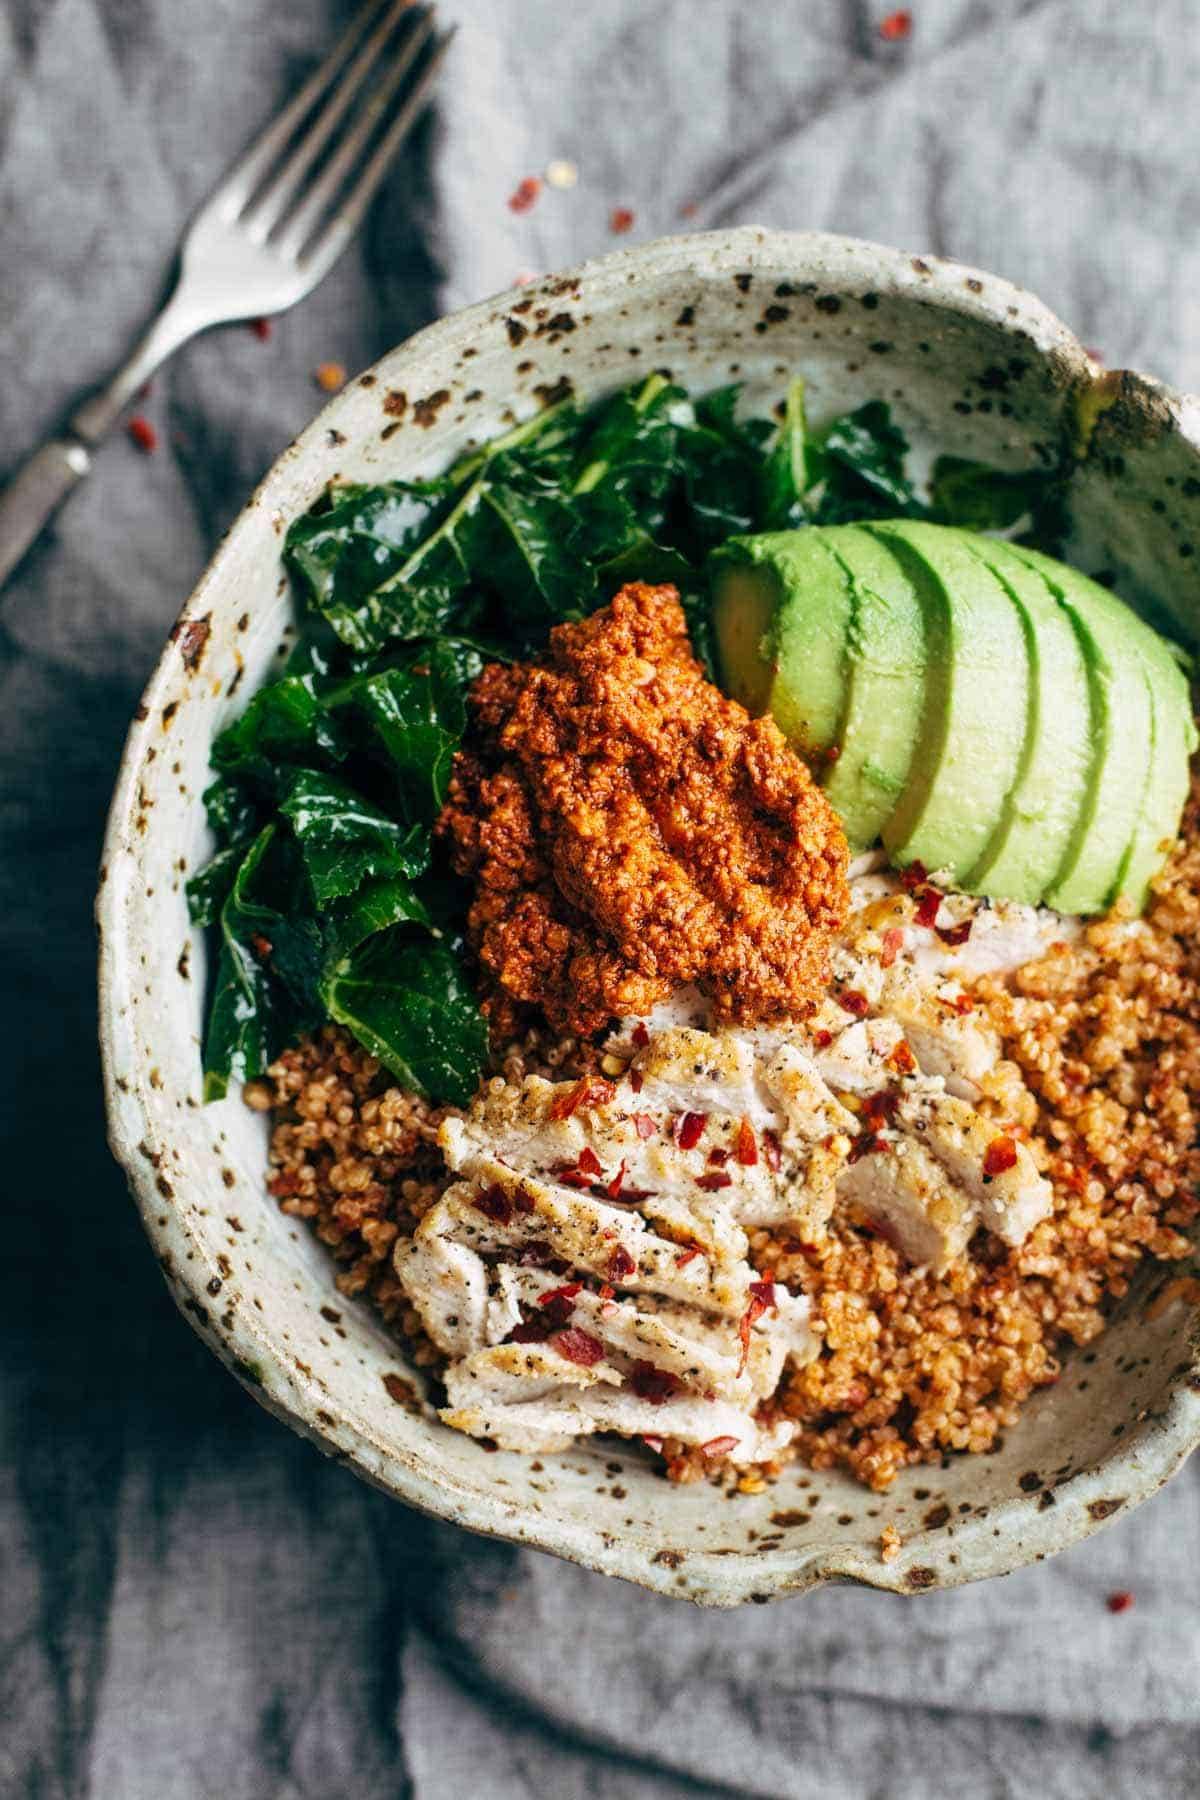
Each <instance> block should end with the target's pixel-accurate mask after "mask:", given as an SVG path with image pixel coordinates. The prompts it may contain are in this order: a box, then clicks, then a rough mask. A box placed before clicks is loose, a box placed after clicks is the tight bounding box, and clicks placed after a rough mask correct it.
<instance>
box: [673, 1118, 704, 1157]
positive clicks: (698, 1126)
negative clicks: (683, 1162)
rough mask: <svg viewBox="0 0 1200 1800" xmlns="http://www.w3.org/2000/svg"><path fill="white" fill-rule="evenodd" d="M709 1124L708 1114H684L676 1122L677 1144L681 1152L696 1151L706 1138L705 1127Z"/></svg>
mask: <svg viewBox="0 0 1200 1800" xmlns="http://www.w3.org/2000/svg"><path fill="white" fill-rule="evenodd" d="M707 1124H708V1114H707V1113H697V1112H688V1113H684V1114H683V1115H682V1116H681V1117H680V1118H679V1119H677V1120H676V1122H675V1142H676V1143H677V1144H678V1145H679V1148H680V1149H681V1150H694V1149H695V1148H696V1145H697V1144H698V1143H699V1142H700V1139H701V1138H702V1137H703V1136H704V1127H705V1126H706V1125H707Z"/></svg>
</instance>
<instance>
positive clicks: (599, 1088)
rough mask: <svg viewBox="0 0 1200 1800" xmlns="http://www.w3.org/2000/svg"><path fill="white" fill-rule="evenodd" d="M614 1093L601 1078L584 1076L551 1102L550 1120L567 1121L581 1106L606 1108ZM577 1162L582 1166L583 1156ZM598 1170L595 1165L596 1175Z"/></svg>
mask: <svg viewBox="0 0 1200 1800" xmlns="http://www.w3.org/2000/svg"><path fill="white" fill-rule="evenodd" d="M616 1091H617V1090H616V1089H615V1088H614V1087H613V1084H612V1082H611V1081H605V1080H604V1079H603V1077H602V1076H600V1075H584V1076H583V1077H582V1078H581V1079H580V1080H579V1081H577V1082H576V1083H575V1085H574V1087H573V1088H570V1089H569V1090H568V1091H567V1092H566V1093H565V1094H559V1095H558V1097H557V1098H556V1099H555V1100H553V1101H551V1104H550V1117H551V1118H552V1119H569V1118H570V1117H571V1114H572V1113H576V1112H578V1111H579V1109H580V1107H581V1106H607V1105H608V1103H609V1101H610V1100H611V1099H612V1097H613V1095H614V1094H615V1093H616ZM585 1154H586V1153H585ZM579 1161H580V1164H581V1165H582V1163H583V1156H580V1158H579ZM599 1170H600V1165H599V1163H597V1165H596V1172H597V1174H598V1173H599Z"/></svg>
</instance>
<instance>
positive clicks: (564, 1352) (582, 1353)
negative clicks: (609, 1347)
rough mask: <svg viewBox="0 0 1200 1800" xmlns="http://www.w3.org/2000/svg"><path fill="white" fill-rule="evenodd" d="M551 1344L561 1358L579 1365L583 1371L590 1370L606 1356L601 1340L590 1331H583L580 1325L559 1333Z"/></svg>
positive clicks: (552, 1339)
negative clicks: (563, 1357)
mask: <svg viewBox="0 0 1200 1800" xmlns="http://www.w3.org/2000/svg"><path fill="white" fill-rule="evenodd" d="M550 1342H551V1343H552V1344H553V1346H554V1348H555V1349H556V1350H557V1351H558V1354H559V1355H560V1356H565V1357H566V1359H567V1361H568V1362H573V1363H578V1364H579V1367H580V1368H581V1369H590V1368H591V1367H592V1366H593V1364H595V1363H598V1362H599V1361H600V1360H601V1358H602V1357H603V1355H604V1345H603V1344H602V1343H601V1342H600V1339H599V1338H594V1337H593V1336H592V1334H591V1332H590V1331H581V1330H580V1329H579V1327H578V1325H572V1326H571V1327H570V1329H569V1330H567V1331H560V1332H558V1333H557V1335H556V1336H555V1337H552V1338H551V1340H550Z"/></svg>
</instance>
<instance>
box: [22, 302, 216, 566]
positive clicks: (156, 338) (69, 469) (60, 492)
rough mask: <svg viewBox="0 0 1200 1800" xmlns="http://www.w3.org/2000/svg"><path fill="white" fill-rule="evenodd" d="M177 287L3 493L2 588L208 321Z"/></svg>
mask: <svg viewBox="0 0 1200 1800" xmlns="http://www.w3.org/2000/svg"><path fill="white" fill-rule="evenodd" d="M203 322H204V321H203V319H202V318H200V317H197V315H196V313H195V312H194V310H193V308H192V307H191V306H190V305H189V304H188V301H187V299H186V296H185V295H184V294H183V292H182V290H181V289H180V288H179V287H176V289H175V290H174V292H173V293H172V294H171V296H170V298H169V299H168V300H167V303H166V305H165V306H164V307H163V308H162V309H161V311H160V312H159V313H158V314H157V316H156V317H155V318H154V320H153V321H152V323H151V325H150V328H149V330H148V331H146V332H145V333H144V334H143V336H142V337H141V339H140V340H139V342H138V344H137V345H136V347H135V349H134V350H133V352H132V354H131V355H130V356H129V358H128V360H127V361H126V362H125V363H124V364H123V365H122V366H121V368H120V369H118V371H117V373H116V374H115V375H114V376H113V378H112V380H111V381H109V382H108V384H107V385H106V386H105V387H102V388H100V389H98V390H97V392H95V393H94V394H91V395H90V396H89V397H88V399H86V400H85V401H84V403H83V405H82V406H81V407H80V408H79V410H78V411H77V412H76V413H75V414H74V416H73V417H72V418H71V419H70V420H69V421H68V423H67V426H66V428H65V431H64V433H63V435H62V436H61V437H57V438H52V439H51V440H50V442H49V443H48V444H43V445H42V447H41V449H40V450H35V451H34V453H33V455H32V456H31V457H30V458H29V460H28V462H26V463H25V464H23V466H22V467H21V468H20V469H18V471H17V473H16V474H15V475H14V476H12V477H11V479H10V480H9V482H8V485H7V487H5V488H4V489H3V491H2V492H0V587H3V586H4V583H5V582H6V581H7V580H8V577H9V576H10V575H11V574H12V572H13V570H14V569H15V568H16V566H17V564H18V563H19V562H20V560H21V558H22V557H23V556H24V554H25V552H26V551H27V550H28V549H29V548H30V546H31V545H32V544H33V542H34V540H35V539H36V538H37V537H38V536H39V535H40V533H41V531H42V529H43V527H44V526H45V525H47V524H48V523H49V521H50V519H51V517H52V516H53V514H54V513H55V512H57V511H58V508H59V507H60V506H61V505H62V503H63V501H64V500H65V499H66V497H67V495H68V494H69V493H70V492H71V489H72V488H73V487H75V486H76V485H77V484H78V483H79V482H80V481H82V480H83V477H84V476H85V475H86V474H87V472H88V470H89V469H90V468H91V466H92V451H93V449H94V448H95V447H96V445H97V444H99V443H100V441H101V439H102V438H105V437H107V435H108V433H109V432H110V431H111V430H112V428H113V426H114V425H115V424H116V423H117V420H118V419H119V418H120V416H121V414H122V412H123V411H124V410H125V408H126V407H127V406H128V404H129V402H130V401H131V400H132V399H133V398H134V396H135V395H136V394H137V392H138V390H139V389H140V388H141V387H142V386H143V385H144V384H145V383H146V382H147V381H148V380H149V379H150V377H151V375H153V373H154V371H155V370H156V369H157V368H158V366H159V364H160V363H162V362H164V361H165V360H166V358H167V357H168V356H170V355H171V353H172V351H174V350H177V349H178V348H179V346H180V344H182V343H185V342H186V341H187V339H188V338H189V337H192V336H193V335H194V334H195V332H196V331H197V330H198V329H199V327H200V325H201V324H203Z"/></svg>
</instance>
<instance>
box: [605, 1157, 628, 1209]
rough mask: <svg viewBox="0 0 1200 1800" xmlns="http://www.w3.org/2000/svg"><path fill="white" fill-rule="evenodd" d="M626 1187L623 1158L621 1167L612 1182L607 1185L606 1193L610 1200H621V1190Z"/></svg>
mask: <svg viewBox="0 0 1200 1800" xmlns="http://www.w3.org/2000/svg"><path fill="white" fill-rule="evenodd" d="M624 1186H625V1158H624V1157H622V1158H621V1166H620V1168H619V1169H618V1170H617V1172H616V1174H615V1175H614V1176H613V1178H612V1180H611V1181H609V1182H606V1183H605V1187H604V1191H605V1193H606V1194H607V1195H608V1197H609V1199H610V1200H619V1199H620V1197H621V1189H622V1188H623V1187H624Z"/></svg>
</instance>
